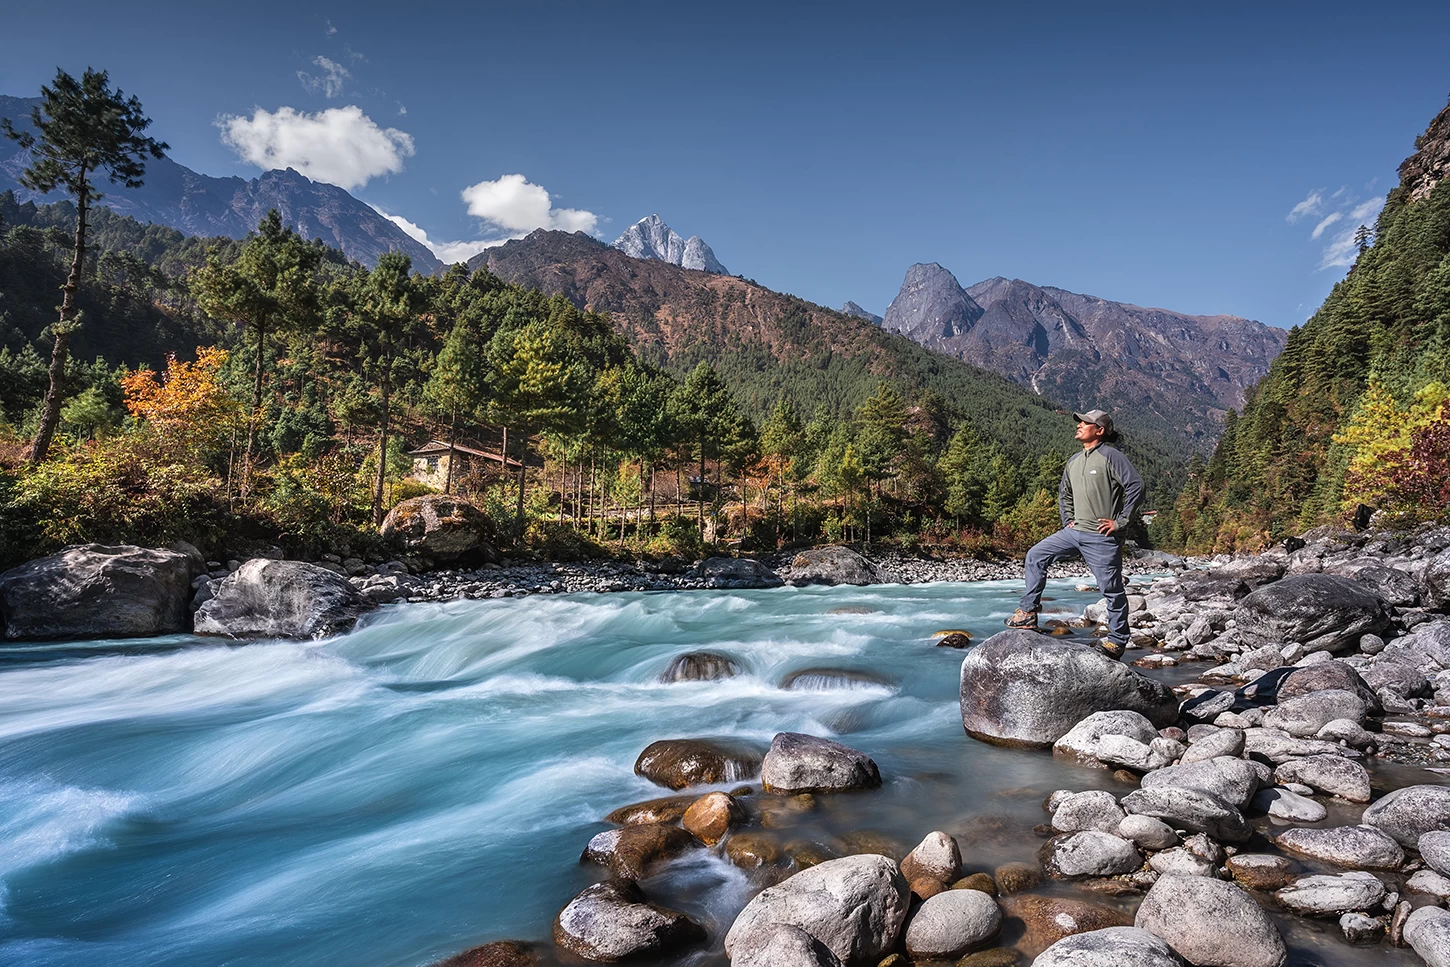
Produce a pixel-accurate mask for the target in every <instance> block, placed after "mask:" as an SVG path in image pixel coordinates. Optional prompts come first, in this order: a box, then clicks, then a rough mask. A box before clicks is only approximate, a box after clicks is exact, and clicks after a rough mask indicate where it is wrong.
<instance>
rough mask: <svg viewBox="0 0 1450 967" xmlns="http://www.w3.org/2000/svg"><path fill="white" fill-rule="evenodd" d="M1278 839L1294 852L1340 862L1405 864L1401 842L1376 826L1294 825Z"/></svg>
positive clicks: (1382, 866) (1370, 865) (1394, 866)
mask: <svg viewBox="0 0 1450 967" xmlns="http://www.w3.org/2000/svg"><path fill="white" fill-rule="evenodd" d="M1275 842H1276V843H1277V844H1278V846H1279V848H1280V849H1283V850H1287V851H1288V852H1290V853H1298V854H1299V855H1300V856H1310V857H1313V858H1314V859H1318V860H1324V861H1326V862H1329V863H1333V864H1334V865H1336V866H1347V867H1353V868H1355V869H1372V870H1397V869H1399V868H1400V867H1402V866H1404V865H1405V851H1404V850H1402V849H1400V844H1399V843H1396V842H1395V841H1394V839H1392V838H1391V837H1390V836H1389V834H1387V833H1382V832H1380V831H1379V830H1378V829H1375V828H1374V827H1373V826H1331V827H1328V828H1323V829H1312V828H1309V829H1290V830H1287V831H1285V832H1283V833H1281V834H1280V835H1279V838H1278V839H1277V840H1275Z"/></svg>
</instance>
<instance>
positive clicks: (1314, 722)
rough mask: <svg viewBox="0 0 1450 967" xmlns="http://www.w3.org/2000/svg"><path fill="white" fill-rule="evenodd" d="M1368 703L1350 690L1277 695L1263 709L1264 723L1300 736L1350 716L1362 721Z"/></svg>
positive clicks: (1357, 721)
mask: <svg viewBox="0 0 1450 967" xmlns="http://www.w3.org/2000/svg"><path fill="white" fill-rule="evenodd" d="M1368 711H1369V705H1368V703H1366V702H1365V701H1364V699H1362V698H1360V697H1359V696H1358V695H1356V694H1354V693H1353V692H1347V691H1342V690H1340V689H1327V690H1325V691H1322V692H1311V693H1310V694H1308V695H1298V696H1295V697H1294V698H1289V699H1286V698H1284V697H1283V695H1282V694H1280V696H1279V704H1278V705H1277V706H1276V707H1274V708H1271V709H1269V710H1268V711H1267V712H1265V713H1264V727H1265V728H1269V729H1280V730H1282V731H1284V732H1288V733H1289V734H1290V735H1293V736H1297V737H1299V738H1301V739H1303V738H1309V737H1311V736H1314V735H1316V734H1318V732H1319V730H1320V729H1322V728H1324V726H1326V725H1328V724H1329V723H1330V722H1333V721H1335V720H1337V719H1349V720H1350V721H1352V722H1355V723H1360V722H1363V721H1364V717H1365V714H1366V713H1367V712H1368Z"/></svg>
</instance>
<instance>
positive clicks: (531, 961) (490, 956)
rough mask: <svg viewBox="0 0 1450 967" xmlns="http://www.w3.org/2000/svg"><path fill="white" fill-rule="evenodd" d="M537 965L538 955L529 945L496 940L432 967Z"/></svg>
mask: <svg viewBox="0 0 1450 967" xmlns="http://www.w3.org/2000/svg"><path fill="white" fill-rule="evenodd" d="M538 963H539V955H538V954H536V953H535V952H534V950H533V947H531V946H530V945H529V944H526V943H521V942H519V941H517V940H496V941H494V942H493V943H486V944H484V945H483V946H482V947H474V948H473V949H472V950H465V951H464V952H463V953H461V954H454V955H453V956H452V957H449V958H448V959H447V960H440V961H439V962H438V963H436V964H434V965H433V967H537V965H538Z"/></svg>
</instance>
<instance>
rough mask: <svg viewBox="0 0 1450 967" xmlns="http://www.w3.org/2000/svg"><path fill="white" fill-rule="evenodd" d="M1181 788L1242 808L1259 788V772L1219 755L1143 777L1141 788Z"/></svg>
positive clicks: (1246, 764)
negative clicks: (1200, 792)
mask: <svg viewBox="0 0 1450 967" xmlns="http://www.w3.org/2000/svg"><path fill="white" fill-rule="evenodd" d="M1158 786H1179V787H1181V788H1185V789H1198V790H1201V791H1203V792H1207V793H1212V794H1213V795H1215V796H1217V797H1218V798H1219V799H1222V800H1223V801H1224V802H1226V803H1228V804H1229V805H1231V806H1234V807H1235V808H1237V809H1243V808H1244V807H1245V806H1247V805H1248V804H1249V801H1250V800H1252V799H1253V798H1254V793H1255V792H1257V791H1258V788H1259V773H1258V770H1257V769H1255V768H1254V763H1251V762H1249V761H1247V760H1245V759H1235V758H1233V757H1232V756H1220V757H1219V758H1217V759H1208V760H1206V761H1203V762H1190V763H1187V764H1184V765H1177V766H1168V767H1167V768H1166V769H1159V770H1158V771H1157V772H1150V773H1148V774H1147V775H1146V776H1144V777H1143V780H1142V788H1144V789H1153V788H1156V787H1158Z"/></svg>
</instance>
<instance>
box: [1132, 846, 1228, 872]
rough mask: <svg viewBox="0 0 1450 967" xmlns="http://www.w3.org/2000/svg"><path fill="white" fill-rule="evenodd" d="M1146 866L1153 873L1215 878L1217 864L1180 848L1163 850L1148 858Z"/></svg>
mask: <svg viewBox="0 0 1450 967" xmlns="http://www.w3.org/2000/svg"><path fill="white" fill-rule="evenodd" d="M1148 866H1149V868H1151V869H1152V870H1153V872H1154V873H1161V874H1168V873H1181V874H1183V875H1184V876H1215V875H1217V873H1218V864H1216V863H1213V862H1212V861H1210V860H1206V859H1204V858H1203V857H1202V856H1199V855H1198V854H1197V853H1195V852H1193V851H1192V850H1190V849H1185V848H1184V847H1182V846H1178V847H1174V848H1173V849H1165V850H1163V851H1162V852H1161V853H1154V854H1153V855H1152V856H1151V857H1149V858H1148Z"/></svg>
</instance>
